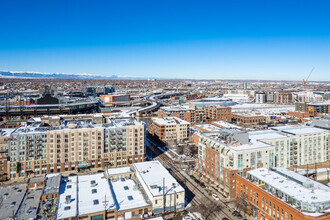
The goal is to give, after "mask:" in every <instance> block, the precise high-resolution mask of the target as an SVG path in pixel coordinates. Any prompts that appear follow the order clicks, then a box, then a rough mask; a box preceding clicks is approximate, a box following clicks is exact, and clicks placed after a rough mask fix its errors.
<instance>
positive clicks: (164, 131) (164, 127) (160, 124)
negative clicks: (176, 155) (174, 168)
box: [148, 117, 190, 143]
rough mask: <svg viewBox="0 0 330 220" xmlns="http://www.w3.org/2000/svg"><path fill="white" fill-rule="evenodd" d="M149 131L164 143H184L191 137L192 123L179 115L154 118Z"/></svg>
mask: <svg viewBox="0 0 330 220" xmlns="http://www.w3.org/2000/svg"><path fill="white" fill-rule="evenodd" d="M148 131H149V133H150V134H151V135H154V136H156V137H158V138H159V140H161V141H162V142H164V143H168V142H169V141H175V142H176V143H182V142H183V141H185V140H188V138H189V133H190V123H189V122H186V121H184V120H182V119H180V118H177V117H166V118H153V119H152V124H151V125H149V128H148Z"/></svg>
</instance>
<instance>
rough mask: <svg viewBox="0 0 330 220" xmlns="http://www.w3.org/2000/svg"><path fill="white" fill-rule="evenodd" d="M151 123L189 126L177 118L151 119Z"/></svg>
mask: <svg viewBox="0 0 330 220" xmlns="http://www.w3.org/2000/svg"><path fill="white" fill-rule="evenodd" d="M152 121H153V122H155V123H157V124H160V125H178V124H180V125H189V124H190V123H189V122H187V121H185V120H182V119H180V118H177V117H166V118H153V119H152Z"/></svg>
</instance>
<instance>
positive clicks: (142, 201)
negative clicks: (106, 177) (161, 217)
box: [110, 178, 151, 211]
mask: <svg viewBox="0 0 330 220" xmlns="http://www.w3.org/2000/svg"><path fill="white" fill-rule="evenodd" d="M110 186H111V187H112V189H113V192H114V198H115V203H116V206H117V210H118V211H122V210H129V209H138V208H143V207H146V206H150V205H151V202H150V201H149V200H148V199H147V196H146V195H145V194H144V192H143V189H142V188H139V186H138V184H137V183H136V182H135V181H134V180H133V179H126V178H121V179H117V180H110Z"/></svg>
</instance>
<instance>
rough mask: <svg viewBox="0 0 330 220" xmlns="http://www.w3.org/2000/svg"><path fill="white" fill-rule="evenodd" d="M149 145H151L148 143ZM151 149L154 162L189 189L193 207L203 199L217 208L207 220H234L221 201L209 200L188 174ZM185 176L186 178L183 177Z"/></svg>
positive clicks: (157, 150)
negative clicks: (157, 162)
mask: <svg viewBox="0 0 330 220" xmlns="http://www.w3.org/2000/svg"><path fill="white" fill-rule="evenodd" d="M149 143H150V142H149ZM150 144H151V143H150ZM152 146H153V147H152V148H153V149H151V147H149V148H150V149H151V150H152V151H153V152H154V153H156V154H157V155H158V156H157V157H156V158H155V160H158V161H159V162H161V163H162V164H163V165H164V166H165V167H169V168H170V169H171V173H172V175H173V176H174V177H175V178H176V179H177V180H178V181H180V182H182V183H184V184H185V187H186V188H188V189H189V191H190V192H191V193H193V195H194V197H193V198H191V204H192V205H193V206H194V207H196V208H197V207H199V206H200V205H202V204H203V203H205V199H206V200H207V201H208V202H209V203H210V204H212V206H215V207H216V208H217V210H216V211H214V212H212V213H210V214H209V215H208V216H207V219H212V220H213V219H214V220H218V219H219V220H221V219H222V218H223V217H227V218H228V219H234V218H233V216H231V215H230V214H228V213H226V212H225V211H224V209H225V208H227V209H228V207H227V205H226V204H225V203H223V202H221V201H219V202H217V201H215V200H214V199H213V198H211V197H210V196H209V195H208V193H207V192H206V191H205V190H204V189H203V188H201V187H200V185H198V184H197V183H196V182H195V181H193V180H191V178H190V176H188V174H182V173H181V170H180V169H179V168H177V167H176V166H175V164H174V163H173V160H172V159H171V158H169V157H168V156H167V155H166V154H165V153H163V152H161V151H160V150H159V149H158V148H157V147H155V146H154V145H153V144H152ZM185 175H186V176H185Z"/></svg>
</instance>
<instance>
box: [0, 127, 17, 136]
mask: <svg viewBox="0 0 330 220" xmlns="http://www.w3.org/2000/svg"><path fill="white" fill-rule="evenodd" d="M15 130H16V128H2V129H1V130H0V136H1V137H6V136H10V134H11V133H13V132H14V131H15Z"/></svg>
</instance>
